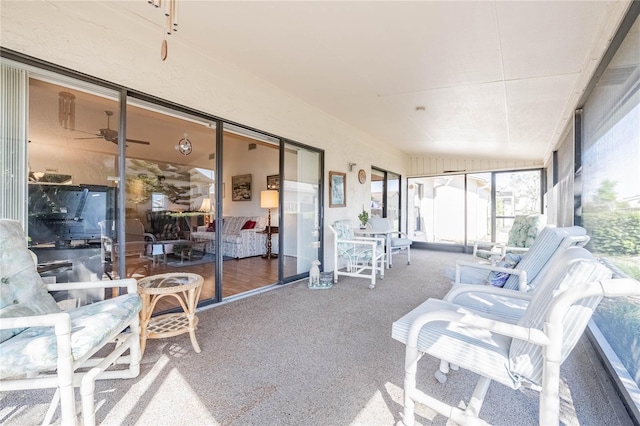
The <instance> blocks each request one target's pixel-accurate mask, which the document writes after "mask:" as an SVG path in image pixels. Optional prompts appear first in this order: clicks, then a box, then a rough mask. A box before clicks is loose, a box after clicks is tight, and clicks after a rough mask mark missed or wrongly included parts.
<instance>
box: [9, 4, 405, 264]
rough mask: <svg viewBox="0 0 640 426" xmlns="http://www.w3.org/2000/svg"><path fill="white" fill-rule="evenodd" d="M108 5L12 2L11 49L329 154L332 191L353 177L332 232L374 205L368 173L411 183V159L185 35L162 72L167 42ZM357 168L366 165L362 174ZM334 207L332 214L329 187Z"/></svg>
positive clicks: (174, 43) (333, 216)
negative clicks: (334, 181) (341, 178)
mask: <svg viewBox="0 0 640 426" xmlns="http://www.w3.org/2000/svg"><path fill="white" fill-rule="evenodd" d="M103 3H105V2H48V3H44V2H21V1H16V2H14V1H3V2H2V8H0V13H1V25H0V31H1V32H0V42H1V43H2V47H4V48H7V49H11V50H14V51H16V52H19V53H24V54H26V55H29V56H32V57H35V58H38V59H41V60H44V61H48V62H51V63H54V64H56V65H61V66H63V67H67V68H70V69H73V70H75V71H79V72H82V73H85V74H88V75H90V76H93V77H97V78H101V79H104V80H107V81H110V82H113V83H116V84H119V85H122V86H126V87H129V88H131V89H134V90H137V91H140V92H144V93H147V94H150V95H153V96H157V97H159V98H162V99H166V100H168V101H172V102H175V103H178V104H181V105H185V106H188V107H191V108H194V109H197V110H201V111H203V112H206V113H209V114H212V115H215V116H218V117H221V118H223V119H225V120H230V121H234V122H237V123H240V124H243V125H247V126H251V127H254V128H256V129H259V130H263V131H266V132H270V133H273V134H275V135H278V136H282V137H285V138H288V139H291V140H294V141H297V142H300V143H304V144H307V145H310V146H314V147H317V148H320V149H323V150H325V176H324V178H325V182H326V180H327V179H328V172H329V171H330V170H334V171H341V172H347V194H348V196H347V207H346V208H328V207H327V208H325V209H324V213H325V226H327V225H328V224H329V223H332V222H333V221H334V220H337V219H342V218H351V219H353V220H354V221H356V220H357V215H358V213H359V212H360V209H361V207H362V204H363V202H364V201H365V200H368V199H369V197H370V195H369V193H370V190H369V184H368V182H367V184H365V185H361V184H359V183H358V180H357V170H358V169H360V168H362V169H365V170H367V171H369V170H370V168H371V165H372V164H373V165H375V166H378V167H382V168H384V169H387V170H392V171H394V172H397V173H400V174H402V175H403V176H405V175H406V174H407V168H408V163H409V158H408V156H407V155H405V154H403V153H402V152H400V151H398V150H396V149H394V148H391V147H389V146H387V145H385V144H384V143H383V142H382V141H380V140H377V139H375V138H373V137H372V136H370V135H368V134H366V133H364V132H362V131H360V130H358V129H355V128H353V127H351V126H349V125H347V124H346V123H344V122H342V121H340V119H339V118H336V117H333V116H331V115H329V114H327V113H325V112H324V111H321V110H319V109H317V108H315V107H313V106H311V105H309V104H306V103H304V102H303V101H301V100H300V99H298V98H296V97H295V96H294V95H292V94H290V93H286V92H284V91H282V90H280V89H279V88H277V87H275V86H273V85H271V84H269V83H267V82H265V81H263V80H260V79H258V78H256V77H255V76H254V75H252V74H250V72H247V71H246V70H241V69H238V68H236V67H234V66H233V65H230V64H226V63H224V62H222V61H220V60H218V59H216V58H215V52H209V54H210V56H205V55H204V54H203V53H202V52H199V51H197V50H194V49H192V48H191V47H190V46H188V45H185V44H184V43H183V42H182V40H181V39H180V33H177V34H176V35H174V36H171V37H170V38H169V55H168V58H167V60H166V61H164V62H162V61H161V60H160V42H161V40H162V34H161V32H160V31H158V29H157V28H156V27H155V26H152V25H145V24H146V23H145V21H144V19H142V18H140V19H137V20H135V22H134V17H133V16H131V15H119V14H117V13H114V8H113V6H105V5H104V4H103ZM106 3H109V2H106ZM87 17H90V18H89V19H88V18H87ZM97 22H99V23H97ZM212 25H214V23H212ZM220 42H221V43H224V40H221V41H220ZM349 162H355V163H357V164H358V165H357V169H355V170H354V171H353V172H349V167H348V163H349ZM230 183H231V182H230V181H227V182H226V185H227V186H229V185H230ZM228 190H229V188H227V191H228ZM325 200H327V202H326V204H327V205H328V185H326V188H325ZM325 235H326V237H327V238H326V241H325V247H326V250H325V259H324V262H323V264H324V266H325V269H326V270H332V269H333V265H332V247H333V245H332V238H333V237H332V235H331V233H330V232H329V231H328V230H327V231H326V232H325Z"/></svg>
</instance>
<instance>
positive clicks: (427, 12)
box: [72, 0, 620, 161]
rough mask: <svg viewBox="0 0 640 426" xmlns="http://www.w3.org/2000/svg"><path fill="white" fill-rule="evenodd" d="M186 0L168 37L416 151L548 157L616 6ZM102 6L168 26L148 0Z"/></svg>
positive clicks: (181, 0)
mask: <svg viewBox="0 0 640 426" xmlns="http://www.w3.org/2000/svg"><path fill="white" fill-rule="evenodd" d="M178 2H179V31H178V32H177V33H176V34H175V35H173V36H171V37H170V38H169V43H170V44H169V45H170V49H171V47H172V44H171V43H172V39H174V40H175V39H176V38H180V40H181V41H182V42H185V43H188V44H189V45H191V46H193V47H195V48H197V49H199V50H201V51H202V52H205V53H204V54H207V55H212V56H215V58H216V59H217V60H223V61H225V62H229V63H232V64H235V65H236V66H238V67H240V68H241V69H243V70H246V71H249V72H251V73H253V74H255V75H256V76H257V77H259V78H261V79H263V80H266V81H268V82H270V83H272V84H273V85H275V86H278V87H279V88H281V89H283V90H285V91H287V92H289V93H291V94H292V96H295V97H298V98H300V99H301V100H303V101H304V102H306V103H308V104H311V105H314V106H316V107H318V108H320V109H322V110H324V111H326V112H328V113H329V114H331V115H334V116H336V117H338V118H340V119H341V120H343V121H344V122H346V123H349V124H351V125H353V126H355V127H357V128H360V129H362V130H364V131H366V132H368V133H370V134H371V135H374V136H375V137H376V138H377V139H379V140H382V141H384V142H385V143H388V144H392V145H395V146H396V147H398V148H399V149H400V150H402V151H404V152H406V153H408V154H411V155H419V156H464V157H482V158H503V159H504V158H514V159H527V160H539V161H542V159H543V158H544V157H545V156H546V155H548V153H549V152H550V151H551V149H553V147H554V144H555V143H556V142H557V140H558V138H559V136H560V133H561V132H562V131H563V129H564V126H565V123H566V122H567V120H568V119H569V118H570V116H571V111H572V110H573V108H575V106H576V102H577V99H578V98H579V95H580V94H581V93H582V91H583V89H584V87H583V86H585V85H586V83H587V82H588V80H589V77H590V74H591V73H592V72H593V69H594V67H595V65H597V62H598V61H599V60H600V55H601V54H602V50H603V46H604V47H606V44H607V43H608V40H609V38H610V37H611V35H612V34H611V32H612V30H611V29H609V28H611V27H612V24H611V21H612V20H614V21H616V20H617V19H619V16H612V15H615V13H613V12H612V9H615V8H617V9H616V10H618V11H619V10H620V6H619V4H620V3H619V2H618V6H616V7H614V6H613V5H614V4H615V3H616V2H600V1H566V2H561V1H533V2H523V1H470V2H457V1H410V2H400V1H342V2H340V1H338V2H333V1H285V2H272V1H257V2H244V1H233V2H232V1H225V2H219V1H187V0H178ZM72 4H73V5H74V7H76V5H78V3H72ZM101 6H102V7H104V8H107V9H110V10H113V11H114V12H115V13H118V14H120V15H123V14H124V15H127V17H128V18H129V19H128V21H129V22H130V21H131V20H134V21H135V22H140V24H141V25H146V26H149V25H156V26H158V28H159V29H161V28H163V27H164V20H163V17H162V13H161V12H160V11H157V10H154V8H153V7H151V6H150V5H148V4H147V2H146V1H135V2H134V1H130V2H101ZM80 9H81V7H79V8H78V9H77V10H78V11H77V12H76V13H81V12H80ZM617 13H618V14H619V12H617ZM87 19H91V20H92V21H95V22H97V23H100V22H101V20H104V21H105V23H106V22H107V20H109V19H111V18H110V17H108V16H106V14H105V15H103V14H95V13H93V14H91V15H87ZM127 28H128V31H130V32H131V37H135V31H136V26H135V25H129V26H128V27H127ZM159 33H160V31H159ZM170 52H171V50H170ZM170 54H171V53H170ZM418 106H420V107H424V111H416V107H418Z"/></svg>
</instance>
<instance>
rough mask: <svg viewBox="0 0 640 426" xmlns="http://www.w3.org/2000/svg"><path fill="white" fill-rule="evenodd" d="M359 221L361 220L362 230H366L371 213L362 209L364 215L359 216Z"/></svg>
mask: <svg viewBox="0 0 640 426" xmlns="http://www.w3.org/2000/svg"><path fill="white" fill-rule="evenodd" d="M358 219H360V229H364V228H366V227H367V222H368V221H369V213H368V212H367V211H366V210H365V209H364V207H363V208H362V213H360V214H359V215H358Z"/></svg>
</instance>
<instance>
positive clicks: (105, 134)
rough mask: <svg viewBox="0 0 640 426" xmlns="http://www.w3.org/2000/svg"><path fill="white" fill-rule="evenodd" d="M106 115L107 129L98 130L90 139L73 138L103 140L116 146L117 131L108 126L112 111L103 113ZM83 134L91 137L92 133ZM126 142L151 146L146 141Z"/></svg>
mask: <svg viewBox="0 0 640 426" xmlns="http://www.w3.org/2000/svg"><path fill="white" fill-rule="evenodd" d="M104 113H105V114H106V115H107V127H106V128H105V129H98V133H95V136H93V137H90V138H75V139H104V140H106V141H108V142H112V143H115V144H116V145H117V144H118V131H117V130H113V129H112V128H111V126H110V122H111V116H112V115H113V111H105V112H104ZM78 131H79V132H82V130H78ZM83 133H89V134H91V135H93V134H94V133H91V132H83ZM127 142H131V143H139V144H142V145H151V142H147V141H141V140H138V139H127Z"/></svg>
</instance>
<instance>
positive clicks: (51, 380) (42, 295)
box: [0, 219, 141, 426]
mask: <svg viewBox="0 0 640 426" xmlns="http://www.w3.org/2000/svg"><path fill="white" fill-rule="evenodd" d="M36 264H37V261H35V255H34V254H33V253H32V252H31V251H30V250H28V248H27V243H26V237H25V235H24V233H23V232H22V228H21V226H20V223H19V222H17V221H14V220H8V219H0V275H1V277H2V292H1V293H0V296H1V297H0V391H2V392H5V391H13V390H25V389H44V388H56V392H55V394H54V397H53V400H52V401H51V405H50V406H49V410H48V411H47V414H46V416H45V420H44V424H48V423H50V422H51V420H52V418H53V415H54V414H55V411H56V407H57V406H58V403H60V407H61V419H60V421H61V423H62V424H63V425H73V424H76V404H75V392H74V388H75V387H79V388H80V395H81V399H82V417H83V421H84V425H85V426H89V425H93V424H94V423H95V419H94V400H93V398H94V395H93V394H94V382H95V380H96V379H116V378H133V377H137V376H138V374H139V371H140V364H139V362H140V330H139V320H138V312H139V311H140V308H141V300H140V297H139V296H138V294H137V285H136V280H135V279H131V278H129V279H123V280H113V281H94V282H72V283H65V284H49V285H47V286H45V285H44V283H43V282H42V279H41V278H40V275H39V274H38V272H37V269H36ZM114 286H117V287H126V289H127V291H128V293H127V294H124V295H121V296H118V297H115V298H112V299H108V300H104V301H101V302H97V303H93V304H90V305H86V306H81V307H78V308H74V309H71V310H68V311H62V310H61V309H60V308H59V306H58V305H57V304H56V302H55V300H54V299H53V297H52V296H51V295H50V294H49V293H48V291H47V290H56V291H59V290H69V289H75V290H77V289H82V288H88V289H98V288H105V287H114ZM127 350H128V351H129V354H128V355H123V354H124V353H125V352H126V351H127ZM98 351H100V357H94V355H95V354H96V353H98ZM109 351H110V352H109ZM117 365H118V366H122V365H126V366H127V368H122V367H119V368H117V369H111V370H109V371H105V370H107V368H110V367H112V366H117Z"/></svg>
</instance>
